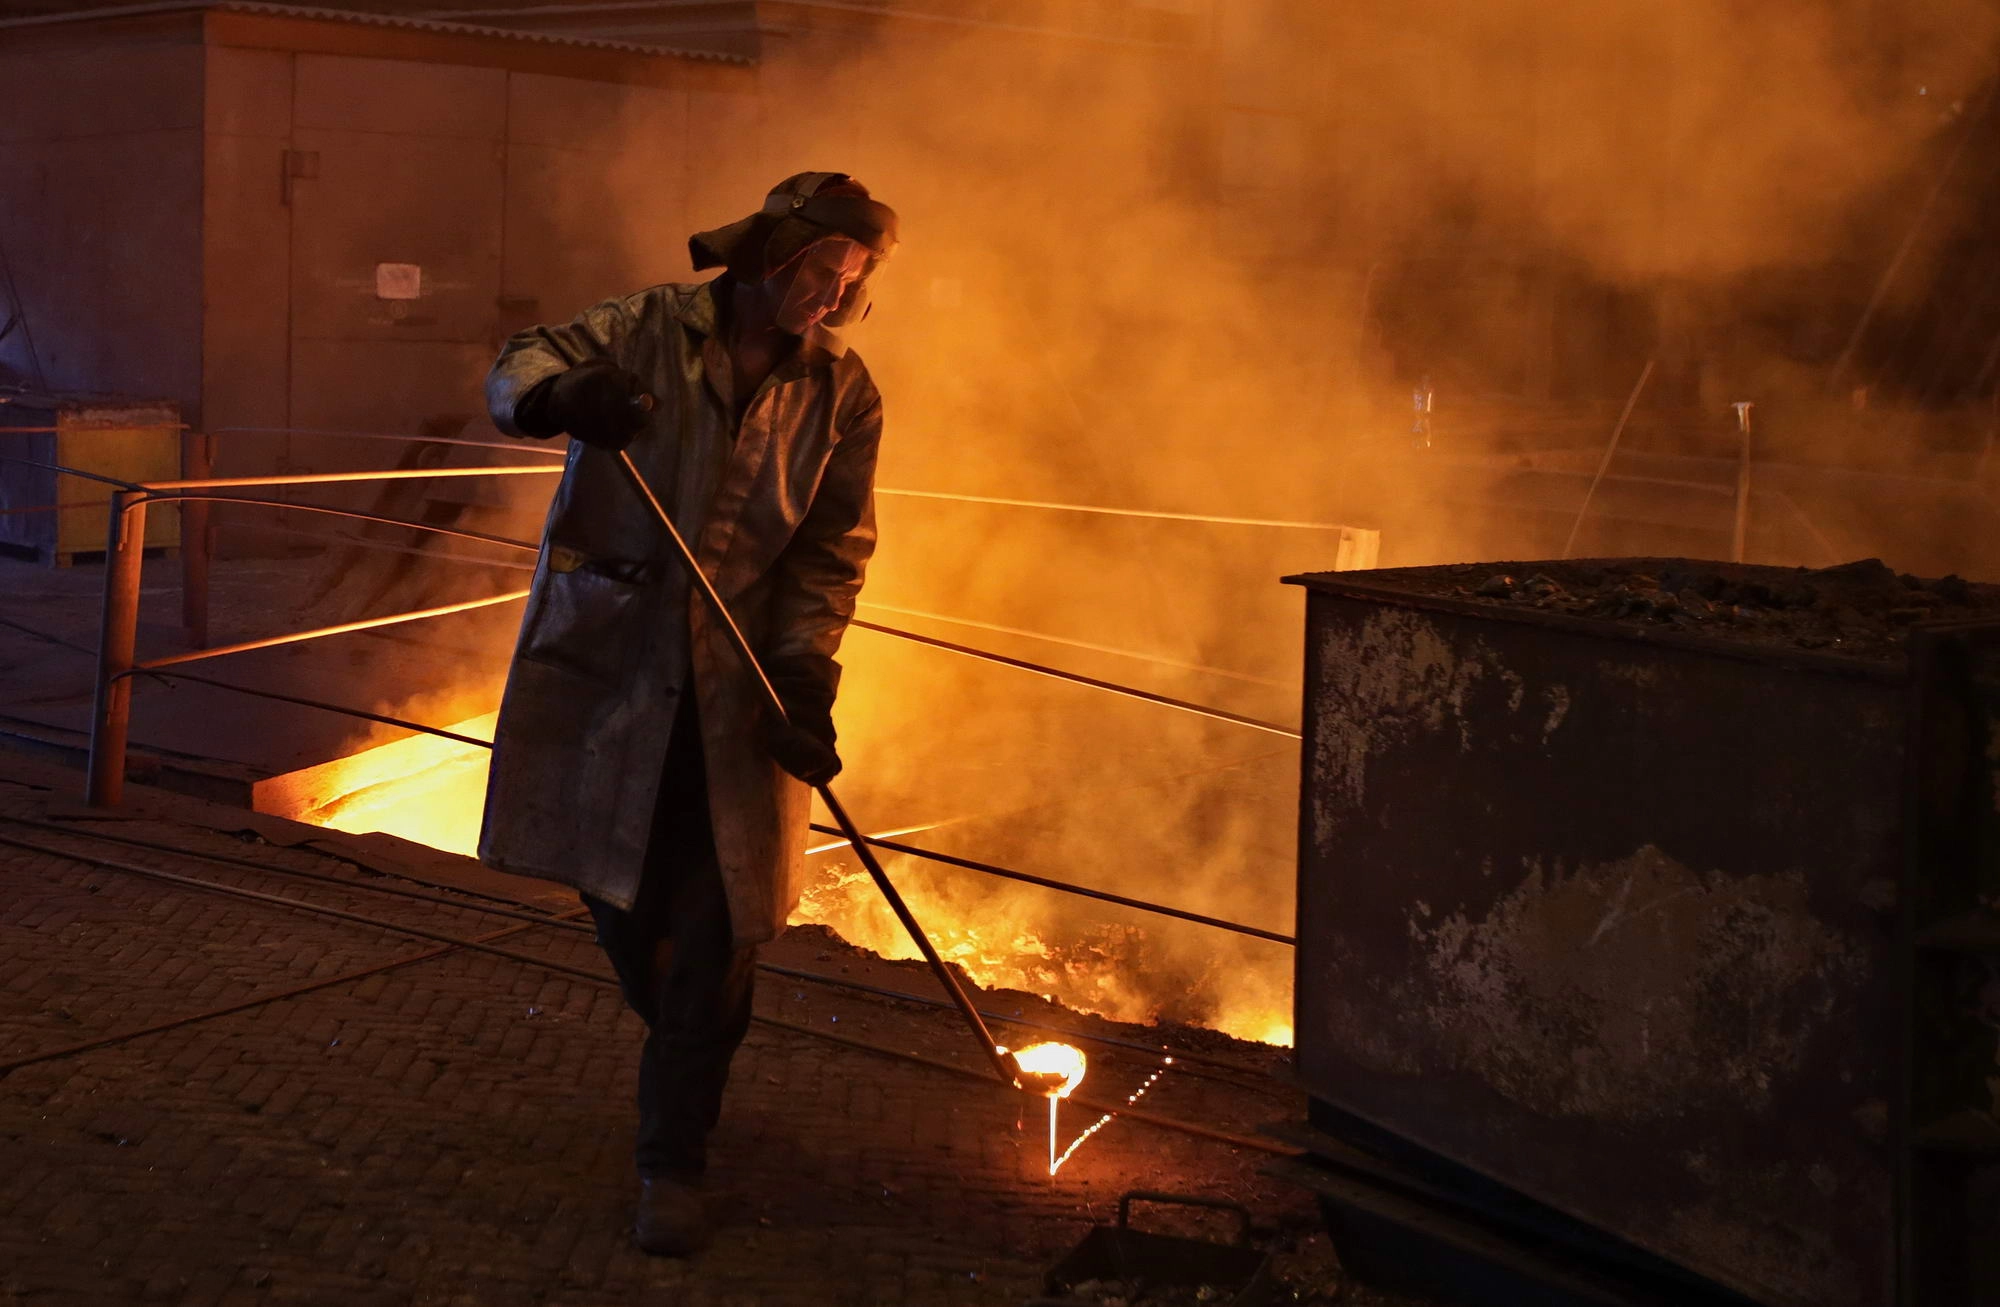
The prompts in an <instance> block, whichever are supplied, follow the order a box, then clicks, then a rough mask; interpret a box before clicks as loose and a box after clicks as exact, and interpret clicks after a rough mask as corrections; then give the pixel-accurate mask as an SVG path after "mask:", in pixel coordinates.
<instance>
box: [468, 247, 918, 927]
mask: <svg viewBox="0 0 2000 1307" xmlns="http://www.w3.org/2000/svg"><path fill="white" fill-rule="evenodd" d="M724 284H726V283H724ZM716 285H717V283H714V282H711V283H707V284H703V285H692V286H683V285H669V286H656V287H654V288H652V289H650V290H645V291H640V292H639V293H638V294H636V295H631V296H628V297H625V298H623V299H615V300H608V301H606V302H605V303H603V304H599V305H597V306H596V307H595V308H592V309H589V310H586V311H585V312H584V313H583V314H581V315H580V316H579V317H578V318H577V319H576V320H575V321H574V322H571V323H569V324H568V325H567V326H555V327H548V326H544V327H535V328H531V329H530V330H527V331H524V332H521V333H519V334H518V335H516V336H514V337H513V338H512V339H511V340H510V341H508V343H507V346H506V348H505V349H504V350H503V351H502V353H501V355H500V358H499V360H498V362H496V363H495V364H494V366H493V370H492V372H491V373H490V374H489V375H488V377H487V404H488V407H489V408H490V409H491V410H492V414H493V420H494V421H495V422H496V423H497V424H499V426H500V427H501V429H502V430H506V431H509V432H516V433H518V429H517V428H516V427H515V426H514V425H513V415H514V408H515V405H516V403H517V402H518V401H519V400H520V398H521V397H522V396H523V395H524V394H525V393H526V392H527V391H528V390H529V389H530V388H532V387H533V386H534V385H535V384H536V383H537V382H539V381H542V380H543V379H545V378H547V377H550V376H553V375H555V374H556V373H558V372H560V371H562V370H563V369H565V368H567V367H570V366H571V365H573V364H575V363H578V362H581V361H582V360H584V359H586V358H604V359H609V360H611V361H613V362H615V363H617V364H618V365H619V366H621V367H625V368H629V369H631V370H632V371H633V372H635V373H637V374H638V375H639V376H640V378H641V379H642V380H643V381H644V382H645V385H646V387H647V389H648V390H650V391H651V392H652V394H653V395H654V397H655V398H656V400H657V401H658V407H657V408H656V409H655V410H654V411H653V413H652V414H651V417H650V420H649V422H648V424H647V426H646V428H645V430H643V431H642V432H641V433H640V434H639V436H638V438H637V439H636V440H635V441H634V442H633V444H632V446H631V449H630V451H629V452H630V453H631V455H632V458H633V461H634V462H635V463H636V464H637V465H638V466H639V469H640V471H641V472H643V473H644V474H645V476H646V478H647V480H648V481H649V482H651V484H652V485H653V487H654V490H655V491H656V492H657V493H658V495H659V497H660V500H661V502H662V503H663V504H664V505H665V506H666V508H667V511H668V513H669V514H670V515H671V516H672V518H673V520H674V524H675V525H676V526H677V527H678V528H679V529H680V531H681V533H682V535H683V536H685V537H686V538H687V540H688V542H689V544H690V545H692V546H693V547H694V550H695V554H696V556H697V558H698V559H699V561H700V564H701V568H702V571H703V572H705V573H706V574H707V575H708V577H709V579H710V580H711V581H712V582H714V584H715V586H716V588H717V589H718V590H719V591H721V593H722V597H723V599H724V600H725V601H726V602H727V603H728V604H729V606H730V610H731V611H732V612H733V613H734V614H735V615H736V618H737V621H738V622H739V623H740V624H741V625H742V627H743V629H744V633H745V634H746V635H747V636H748V637H749V639H750V642H751V646H752V647H753V648H755V649H757V650H758V653H759V656H760V657H765V658H786V659H798V660H801V661H803V663H804V664H805V665H806V666H808V667H811V668H813V669H814V670H815V671H818V672H820V673H821V674H823V676H824V677H825V680H826V685H827V690H828V693H829V696H830V694H831V691H832V688H833V686H834V685H835V684H837V682H838V678H839V675H840V669H839V665H838V664H837V663H835V662H834V653H835V651H836V650H837V649H838V648H839V645H840V640H841V636H842V634H843V633H844V632H845V630H846V627H847V623H848V621H849V619H850V618H852V616H853V614H854V600H855V595H856V594H857V592H858V591H859V590H860V588H861V580H862V573H863V569H864V568H865V566H866V564H867V560H868V557H869V555H870V554H871V553H872V552H873V551H874V545H875V517H874V496H873V487H874V479H875V459H876V451H877V448H878V447H879V444H880V439H881V430H882V401H881V397H880V396H879V394H878V393H877V392H876V389H875V384H874V382H873V381H872V380H870V378H869V376H868V370H867V368H866V367H864V366H863V365H862V362H861V360H860V358H859V357H858V356H857V355H855V354H853V353H850V352H847V351H846V350H845V349H844V348H843V347H842V346H841V344H840V342H839V340H838V338H837V337H835V336H833V335H831V334H829V333H821V332H815V333H814V335H813V337H812V338H811V339H809V340H808V341H807V342H806V343H805V344H804V346H803V347H802V348H801V349H800V350H799V352H798V353H797V354H796V355H794V356H793V357H792V358H791V359H789V360H788V361H787V362H785V363H783V364H781V365H780V366H779V367H778V368H777V370H776V371H774V372H773V373H772V374H771V376H770V377H769V378H768V379H767V380H766V381H765V382H764V384H763V385H762V386H761V387H760V388H759V389H758V391H757V393H756V395H755V396H754V397H753V398H752V399H751V400H750V402H749V404H748V406H747V407H746V408H745V410H744V414H743V419H742V423H741V425H740V427H739V426H738V425H737V423H736V422H735V421H734V419H733V417H732V410H731V405H730V403H729V402H728V398H727V397H728V396H730V395H732V394H733V393H734V390H733V384H732V381H731V378H730V364H729V355H728V351H727V350H726V349H724V348H723V346H722V344H721V342H720V341H719V340H717V339H716V332H717V311H716V310H717V306H716V292H715V290H714V289H713V288H714V287H715V286H716ZM671 550H672V545H671V543H670V542H669V541H668V540H667V538H666V534H665V532H664V531H662V530H661V529H660V527H659V524H658V522H657V521H656V520H655V519H654V518H653V517H652V515H651V513H650V511H649V510H648V509H647V507H646V505H645V504H644V503H643V502H642V501H641V500H640V499H639V498H638V496H637V494H636V492H635V491H634V490H633V488H632V487H631V486H630V485H629V484H628V483H627V482H626V480H625V478H624V474H623V473H622V471H621V470H620V469H619V467H618V463H617V458H616V456H615V455H612V454H608V453H605V452H604V451H602V450H598V449H593V448H591V447H589V446H586V445H584V444H583V443H582V442H580V441H572V442H571V443H570V450H569V462H568V464H567V465H566V467H565V469H564V472H563V477H562V483H561V485H560V486H559V487H558V489H557V490H556V495H555V502H554V503H553V504H552V505H551V506H550V509H549V515H548V522H547V526H546V527H545V528H544V531H543V537H542V551H541V556H540V559H539V561H538V562H537V564H536V568H535V578H534V583H533V590H532V592H531V593H530V595H529V597H528V607H527V612H526V614H525V615H524V617H523V619H522V623H521V633H520V638H519V641H518V643H517V645H516V647H515V651H514V660H513V664H512V666H511V668H510V669H509V673H508V678H507V691H506V695H505V698H504V699H503V700H502V702H501V707H500V721H499V726H498V732H497V734H496V736H495V738H494V748H493V765H492V771H491V778H490V780H489V781H488V784H487V791H486V818H485V826H484V829H483V831H482V834H481V837H480V847H479V852H480V857H481V859H482V860H483V861H485V862H487V863H489V864H491V865H493V866H495V867H501V868H504V869H506V870H508V871H515V872H520V873H523V874H526V875H531V876H541V877H545V878H547V879H550V880H555V881H559V882H562V883H564V884H568V885H574V886H575V887H576V888H578V889H579V890H583V891H585V892H586V893H589V894H591V895H594V896H596V897H597V898H600V899H604V900H607V901H609V902H611V903H614V904H617V905H618V906H619V907H623V908H629V907H630V906H631V905H632V902H633V900H634V898H635V897H636V896H637V893H638V885H639V872H640V867H641V865H642V861H643V858H644V855H645V852H646V840H647V836H648V833H649V832H650V829H651V824H652V816H653V805H654V800H655V798H656V795H657V791H658V787H659V781H660V768H661V763H662V761H663V760H664V758H665V753H666V745H667V734H668V730H669V728H670V726H671V724H672V722H673V720H674V714H675V711H676V709H677V708H678V706H679V703H680V696H681V695H683V694H685V693H688V692H690V690H692V692H693V693H694V694H695V695H696V703H697V706H698V708H699V710H700V717H701V726H702V742H703V745H704V746H705V749H706V753H707V761H708V778H709V779H708V799H709V809H710V813H711V815H712V817H713V820H714V828H715V845H716V853H717V855H718V858H719V860H720V862H721V864H722V874H723V879H724V882H725V884H726V885H727V888H728V893H729V906H730V916H731V922H732V925H733V927H734V930H735V933H736V939H737V943H738V944H739V946H741V945H748V944H754V943H758V942H761V941H763V940H767V939H770V938H771V937H772V936H774V935H776V934H777V933H778V931H780V930H782V929H783V928H784V924H785V918H786V917H787V916H788V915H789V914H790V912H791V910H792V908H793V907H794V906H795V905H796V903H797V902H798V895H799V889H800V881H801V875H802V872H803V863H804V849H805V836H806V821H807V816H808V811H809V805H810V802H811V794H810V792H809V791H808V790H807V788H806V787H805V785H803V784H802V783H801V782H799V781H797V780H794V779H793V778H792V777H790V776H788V775H786V774H785V773H784V772H782V771H781V770H779V768H778V766H777V764H776V763H774V762H772V761H771V759H770V757H769V755H768V754H766V753H765V751H764V749H763V748H762V747H761V745H760V744H759V732H758V725H759V714H760V713H761V712H762V707H761V704H762V700H761V698H760V697H759V695H760V692H759V691H758V689H757V687H756V685H755V683H754V682H753V681H752V680H751V679H750V677H749V676H748V675H747V674H746V673H745V672H744V670H743V669H742V668H741V667H740V666H739V665H738V661H737V658H736V655H735V653H734V651H733V650H732V649H731V647H730V645H729V643H728V637H727V635H726V633H725V632H724V631H723V630H722V629H721V628H720V626H719V625H718V624H717V623H716V622H714V621H713V620H712V619H711V618H710V616H709V614H708V612H707V611H706V609H705V607H704V605H703V602H702V599H701V596H700V595H699V594H698V593H696V592H695V591H694V590H693V589H692V587H690V586H689V585H688V584H687V582H686V580H685V578H684V576H683V574H682V572H681V569H680V565H679V564H678V563H676V562H675V561H674V558H673V556H672V553H671Z"/></svg>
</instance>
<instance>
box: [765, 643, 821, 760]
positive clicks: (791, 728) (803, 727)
mask: <svg viewBox="0 0 2000 1307" xmlns="http://www.w3.org/2000/svg"><path fill="white" fill-rule="evenodd" d="M764 674H765V676H767V677H769V678H770V681H771V688H772V689H774V690H776V691H777V692H778V701H779V702H780V703H782V704H784V705H785V715H784V717H783V718H782V719H781V718H780V717H779V716H778V715H777V714H776V713H774V712H770V711H768V710H767V711H766V712H765V713H764V722H763V737H764V748H765V750H766V752H768V753H769V754H770V755H771V757H772V758H773V759H774V760H776V762H777V764H778V765H779V766H780V767H782V768H784V769H785V770H786V771H788V772H790V773H791V774H792V775H794V776H796V777H798V778H799V779H800V780H802V781H804V782H805V783H806V784H808V785H825V784H826V783H827V782H828V781H831V780H832V779H833V778H834V777H836V776H838V775H840V754H839V753H838V752H836V751H835V749H834V743H835V741H836V738H837V737H836V736H835V734H834V730H833V687H832V686H830V685H828V684H827V682H826V680H825V678H824V677H822V676H820V675H819V674H817V673H816V672H815V671H814V670H813V669H812V668H811V667H810V666H808V665H807V664H806V663H805V661H804V660H799V661H794V660H792V659H788V658H774V659H770V660H768V661H767V662H766V663H765V664H764Z"/></svg>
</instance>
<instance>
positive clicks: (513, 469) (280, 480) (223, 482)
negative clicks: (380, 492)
mask: <svg viewBox="0 0 2000 1307" xmlns="http://www.w3.org/2000/svg"><path fill="white" fill-rule="evenodd" d="M562 470H563V465H562V464H561V463H537V464H534V465H527V464H520V463H506V464H502V465H500V466H498V467H432V468H390V469H387V470H385V471H381V472H300V473H296V474H294V475H290V476H268V477H208V478H206V479H204V480H200V481H145V482H141V483H140V486H139V488H140V489H142V490H229V489H236V488H240V487H243V486H325V485H342V484H347V483H351V482H369V481H419V480H422V479H424V478H426V477H507V476H552V475H558V474H560V473H561V472H562ZM72 475H74V474H72Z"/></svg>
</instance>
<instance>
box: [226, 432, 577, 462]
mask: <svg viewBox="0 0 2000 1307" xmlns="http://www.w3.org/2000/svg"><path fill="white" fill-rule="evenodd" d="M209 434H210V435H218V436H219V435H245V436H335V437H339V438H341V439H344V440H392V441H395V442H396V443H397V444H403V445H459V446H463V447H464V448H467V449H511V450H513V451H514V452H516V453H520V454H543V455H553V456H555V457H557V458H564V457H567V456H568V454H569V449H568V447H567V446H564V445H558V446H556V447H555V448H553V449H537V448H535V447H534V446H533V445H529V444H523V443H522V442H520V441H511V442H510V441H505V440H466V439H463V438H462V437H458V436H399V435H397V434H396V433H394V432H392V431H330V430H327V429H326V428H323V427H216V428H215V429H214V430H213V431H211V432H210V433H209Z"/></svg>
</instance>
